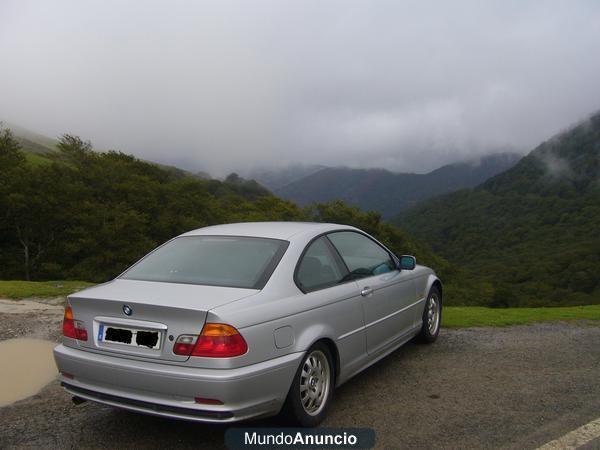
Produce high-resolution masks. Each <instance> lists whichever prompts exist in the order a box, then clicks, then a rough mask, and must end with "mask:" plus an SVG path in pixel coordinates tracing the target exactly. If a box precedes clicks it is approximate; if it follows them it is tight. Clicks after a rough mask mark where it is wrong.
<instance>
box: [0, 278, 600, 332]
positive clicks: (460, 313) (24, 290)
mask: <svg viewBox="0 0 600 450" xmlns="http://www.w3.org/2000/svg"><path fill="white" fill-rule="evenodd" d="M88 286H92V283H88V282H86V281H17V280H15V281H2V280H0V298H14V299H20V298H28V297H64V296H66V295H69V294H72V293H73V292H76V291H79V290H81V289H83V288H85V287H88ZM579 319H585V320H599V321H600V305H588V306H568V307H558V308H497V309H493V308H484V307H481V306H446V307H445V308H444V314H443V320H442V326H444V327H446V328H466V327H506V326H510V325H523V324H528V323H533V322H545V321H556V320H579Z"/></svg>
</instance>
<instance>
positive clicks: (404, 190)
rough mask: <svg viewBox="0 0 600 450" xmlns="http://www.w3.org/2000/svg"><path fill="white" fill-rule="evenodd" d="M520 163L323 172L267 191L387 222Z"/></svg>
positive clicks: (510, 156) (504, 157) (492, 159)
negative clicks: (370, 213) (341, 204)
mask: <svg viewBox="0 0 600 450" xmlns="http://www.w3.org/2000/svg"><path fill="white" fill-rule="evenodd" d="M519 158H520V156H519V155H517V154H514V153H500V154H493V155H490V156H486V157H483V158H481V159H478V160H476V161H469V162H462V163H456V164H450V165H447V166H443V167H440V168H439V169H437V170H434V171H432V172H429V173H426V174H414V173H394V172H390V171H388V170H384V169H351V168H348V167H325V168H321V169H320V170H315V171H314V172H313V173H310V174H308V175H306V176H304V177H301V178H299V179H296V180H295V181H289V182H288V183H287V184H285V185H282V186H280V187H276V186H271V189H272V190H273V193H275V194H276V195H278V196H280V197H282V198H285V199H287V200H291V201H293V202H295V203H298V204H299V205H307V204H310V203H315V202H328V201H332V200H343V201H345V202H347V203H350V204H352V205H356V206H358V207H360V208H361V209H365V210H375V211H379V212H380V213H381V214H382V215H383V217H384V218H391V217H394V216H395V215H396V214H398V212H400V211H401V210H403V209H406V208H408V207H410V206H413V205H415V204H416V203H417V202H419V201H421V200H424V199H427V198H430V197H433V196H436V195H439V194H443V193H446V192H451V191H455V190H457V189H461V188H464V187H472V186H476V185H477V184H479V183H481V182H482V181H484V180H486V179H488V178H489V177H491V176H493V175H496V174H498V173H500V172H503V171H504V170H506V169H508V168H510V167H512V166H513V165H514V164H516V162H517V161H518V160H519ZM288 179H291V178H288ZM258 181H259V182H260V181H261V180H260V178H259V179H258ZM267 186H268V185H267Z"/></svg>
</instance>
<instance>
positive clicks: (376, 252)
mask: <svg viewBox="0 0 600 450" xmlns="http://www.w3.org/2000/svg"><path fill="white" fill-rule="evenodd" d="M328 237H329V240H330V241H331V243H332V244H333V245H334V247H335V248H336V249H337V251H338V253H339V254H340V256H341V257H342V259H343V260H344V263H346V266H347V267H348V270H349V271H350V273H349V274H347V275H346V277H345V279H357V278H364V277H369V276H372V275H379V274H382V273H386V272H391V271H392V270H395V264H394V262H393V261H392V259H391V257H390V254H389V253H388V252H387V251H386V250H385V249H384V248H383V247H381V246H380V245H379V244H377V243H376V242H374V241H372V240H371V239H369V238H368V237H366V236H363V235H362V234H359V233H355V232H353V231H340V232H336V233H331V234H329V235H328Z"/></svg>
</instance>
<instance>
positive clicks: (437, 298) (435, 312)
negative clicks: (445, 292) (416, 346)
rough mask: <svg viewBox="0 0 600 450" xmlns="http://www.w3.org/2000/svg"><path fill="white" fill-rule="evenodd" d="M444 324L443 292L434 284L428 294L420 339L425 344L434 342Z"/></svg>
mask: <svg viewBox="0 0 600 450" xmlns="http://www.w3.org/2000/svg"><path fill="white" fill-rule="evenodd" d="M441 324H442V294H441V292H440V290H439V289H438V288H437V287H436V286H432V287H431V289H430V290H429V293H428V294H427V300H426V301H425V308H423V325H422V326H421V331H420V332H419V334H418V340H419V341H420V342H423V343H425V344H431V343H432V342H434V341H435V340H436V339H437V337H438V335H439V334H440V326H441Z"/></svg>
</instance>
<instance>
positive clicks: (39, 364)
mask: <svg viewBox="0 0 600 450" xmlns="http://www.w3.org/2000/svg"><path fill="white" fill-rule="evenodd" d="M55 346H56V343H55V342H50V341H43V340H41V339H8V340H6V341H0V406H6V405H8V404H9V403H13V402H16V401H17V400H22V399H24V398H27V397H30V396H32V395H34V394H36V393H37V392H38V391H40V389H42V388H43V387H44V386H46V385H47V384H48V383H50V382H51V381H52V380H54V379H55V378H56V374H57V370H56V365H55V364H54V357H53V356H52V349H53V348H54V347H55Z"/></svg>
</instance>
